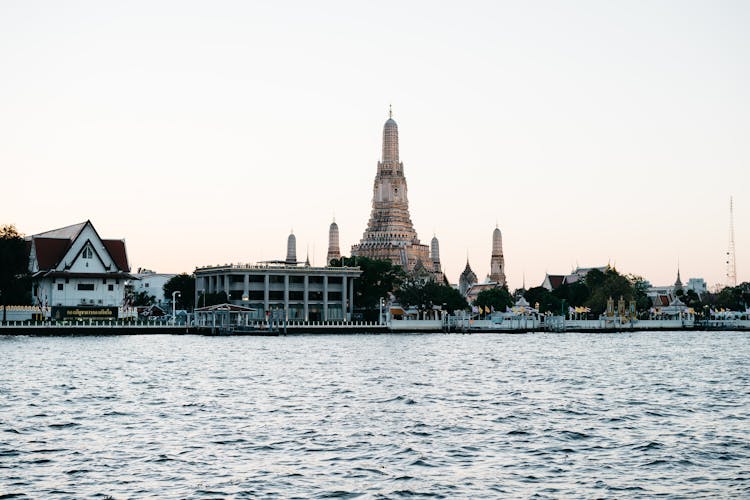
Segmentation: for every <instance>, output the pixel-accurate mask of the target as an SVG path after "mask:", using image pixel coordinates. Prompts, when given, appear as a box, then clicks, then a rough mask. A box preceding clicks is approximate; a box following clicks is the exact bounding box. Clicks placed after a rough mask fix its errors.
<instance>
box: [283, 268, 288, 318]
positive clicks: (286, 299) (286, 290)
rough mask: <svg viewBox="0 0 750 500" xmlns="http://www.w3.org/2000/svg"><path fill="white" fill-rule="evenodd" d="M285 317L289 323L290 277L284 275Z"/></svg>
mask: <svg viewBox="0 0 750 500" xmlns="http://www.w3.org/2000/svg"><path fill="white" fill-rule="evenodd" d="M284 317H285V318H286V320H287V321H289V275H288V274H285V275H284Z"/></svg>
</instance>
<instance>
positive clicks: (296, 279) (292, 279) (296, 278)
mask: <svg viewBox="0 0 750 500" xmlns="http://www.w3.org/2000/svg"><path fill="white" fill-rule="evenodd" d="M304 282H305V277H304V276H290V277H289V283H291V284H293V285H301V284H302V283H304Z"/></svg>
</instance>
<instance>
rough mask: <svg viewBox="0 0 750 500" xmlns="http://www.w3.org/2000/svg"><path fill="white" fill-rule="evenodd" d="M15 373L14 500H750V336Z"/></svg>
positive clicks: (159, 346) (28, 348)
mask: <svg viewBox="0 0 750 500" xmlns="http://www.w3.org/2000/svg"><path fill="white" fill-rule="evenodd" d="M0 361H1V363H0V365H1V366H0V498H11V497H15V496H18V497H24V496H29V497H32V498H107V497H111V498H117V499H120V498H225V497H240V498H241V497H246V498H257V497H262V498H295V497H296V498H311V497H317V498H330V497H341V498H354V497H360V498H400V497H413V496H424V497H436V498H487V497H531V496H534V497H537V498H545V497H549V498H559V497H576V498H581V497H584V498H592V497H610V498H629V497H653V496H657V495H664V496H666V497H684V496H690V497H695V496H705V497H716V496H724V497H750V420H749V419H750V334H748V333H732V332H712V333H700V332H674V333H672V332H666V333H626V334H576V333H567V334H530V335H442V334H435V335H336V336H334V335H331V336H325V335H323V336H287V337H278V338H256V337H240V338H209V337H199V336H183V337H180V336H161V335H158V336H119V337H74V338H53V337H0ZM3 495H5V496H3Z"/></svg>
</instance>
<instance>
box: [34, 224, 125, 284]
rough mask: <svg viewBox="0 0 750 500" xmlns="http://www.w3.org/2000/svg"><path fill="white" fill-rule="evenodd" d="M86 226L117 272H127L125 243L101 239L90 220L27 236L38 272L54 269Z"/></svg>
mask: <svg viewBox="0 0 750 500" xmlns="http://www.w3.org/2000/svg"><path fill="white" fill-rule="evenodd" d="M86 226H91V228H92V229H93V231H94V233H96V236H97V238H99V240H100V241H101V242H102V244H103V245H104V248H105V250H106V251H107V253H108V254H109V256H110V257H111V258H112V261H113V262H114V264H115V266H117V270H119V271H121V272H129V271H130V264H129V263H128V256H127V252H126V250H125V241H124V240H104V239H101V237H99V233H98V232H97V231H96V228H94V225H93V224H92V223H91V221H90V220H87V221H85V222H79V223H78V224H72V225H70V226H65V227H61V228H58V229H52V230H50V231H45V232H43V233H39V234H35V235H32V236H28V237H27V241H28V249H29V252H31V246H33V247H34V249H35V252H36V262H37V265H38V269H39V270H40V271H47V270H53V269H55V268H56V267H57V266H58V265H59V264H60V261H62V259H63V258H64V257H65V255H66V254H67V253H68V251H69V250H70V247H71V246H73V244H74V243H75V241H76V240H77V239H78V237H79V236H80V235H81V233H82V231H83V230H84V228H85V227H86Z"/></svg>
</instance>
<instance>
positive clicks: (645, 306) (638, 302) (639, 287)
mask: <svg viewBox="0 0 750 500" xmlns="http://www.w3.org/2000/svg"><path fill="white" fill-rule="evenodd" d="M627 278H628V281H630V283H631V284H632V285H633V296H634V297H635V307H636V309H637V310H638V311H641V312H643V311H648V310H649V309H650V308H651V306H652V303H651V299H649V298H648V295H647V293H646V292H647V291H648V287H649V284H648V282H647V281H646V280H645V279H643V278H642V277H641V276H637V275H635V274H628V275H627ZM693 293H695V292H693ZM696 297H697V294H696ZM691 307H692V306H691Z"/></svg>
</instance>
